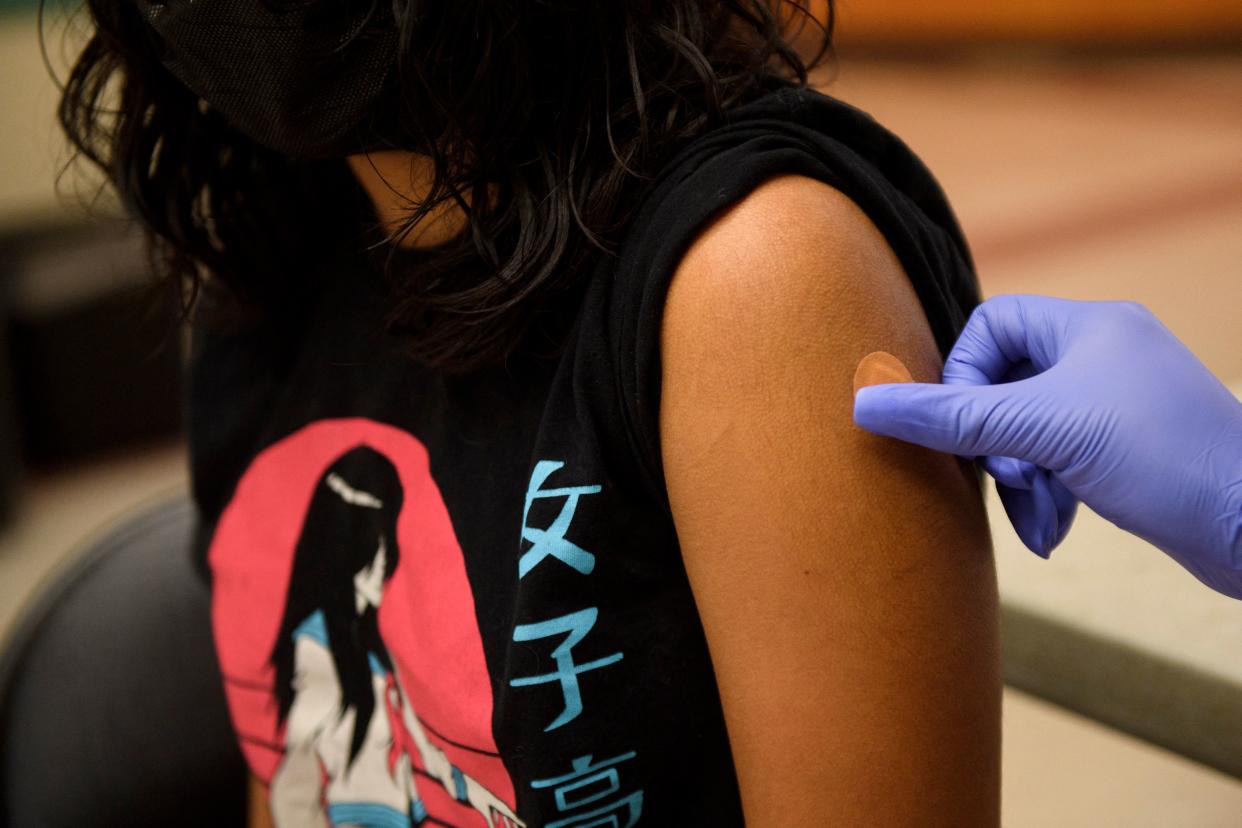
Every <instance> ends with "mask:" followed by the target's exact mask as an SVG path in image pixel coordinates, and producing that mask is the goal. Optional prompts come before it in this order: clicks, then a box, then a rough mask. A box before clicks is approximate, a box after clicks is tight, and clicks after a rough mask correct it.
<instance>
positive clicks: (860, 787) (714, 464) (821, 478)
mask: <svg viewBox="0 0 1242 828" xmlns="http://www.w3.org/2000/svg"><path fill="white" fill-rule="evenodd" d="M876 350H885V351H888V352H890V353H892V354H894V355H896V356H897V357H898V358H900V359H901V360H902V361H903V362H904V363H905V364H906V365H907V366H908V367H909V368H910V371H911V373H912V374H913V375H914V378H915V379H916V380H919V381H935V380H936V379H937V378H938V377H939V376H940V368H941V365H940V358H939V354H938V352H937V349H936V346H935V343H934V340H933V338H932V335H931V333H930V330H929V328H928V325H927V322H926V319H925V317H924V315H923V312H922V309H921V306H920V304H919V302H918V300H917V297H916V295H915V293H914V290H913V288H912V287H911V285H910V284H909V280H908V279H907V278H906V276H905V273H904V272H903V270H902V268H901V265H900V263H899V262H898V260H897V258H896V256H895V255H894V254H893V252H892V250H891V248H889V246H888V244H887V243H886V242H885V240H884V238H883V236H882V235H881V234H880V232H879V231H878V230H877V229H876V228H875V226H874V225H873V224H872V223H871V222H870V221H869V220H868V219H867V217H866V216H865V215H864V214H863V213H862V211H861V210H860V209H859V208H858V207H857V206H856V205H855V204H854V203H853V202H852V201H850V200H849V199H848V198H847V197H845V196H844V195H843V194H841V193H840V192H838V191H837V190H835V189H833V188H831V187H829V186H828V185H826V184H823V183H820V182H818V181H815V180H813V179H809V178H805V177H799V176H780V177H776V178H773V179H770V180H769V181H767V182H765V183H764V184H762V185H761V186H760V187H758V188H757V189H756V190H755V191H753V192H752V193H751V194H750V195H749V196H747V197H746V198H745V199H743V200H742V201H741V202H739V203H738V204H736V205H734V206H733V207H732V208H730V209H729V210H727V211H726V212H725V213H723V214H721V215H720V216H718V217H717V218H716V219H715V220H714V221H713V222H712V224H711V225H710V226H709V227H708V228H706V229H705V230H704V231H703V232H702V233H701V234H700V235H699V237H698V238H697V239H696V240H695V242H694V243H693V245H692V246H691V248H690V249H689V251H688V252H687V253H686V255H685V256H684V257H683V259H682V261H681V263H680V264H679V266H678V269H677V271H676V273H675V275H674V279H673V282H672V285H671V288H670V291H669V295H668V298H667V302H666V305H665V312H664V320H663V329H662V334H661V351H662V376H663V391H662V400H661V408H660V439H661V445H662V455H663V462H664V470H665V476H666V482H667V488H668V494H669V500H670V503H671V507H672V512H673V518H674V521H675V523H676V528H677V533H678V538H679V541H680V544H681V549H682V555H683V558H684V561H685V566H686V570H687V573H688V575H689V578H690V582H691V586H692V589H693V591H694V595H695V600H696V603H697V606H698V609H699V614H700V617H701V619H702V622H703V627H704V630H705V633H706V636H707V641H708V646H709V649H710V652H711V656H712V661H713V665H714V669H715V671H716V678H717V684H718V687H719V690H720V696H721V701H722V704H723V708H724V713H725V719H726V724H727V726H728V731H729V739H730V744H731V747H732V751H733V759H734V764H735V767H736V769H737V774H738V781H739V784H740V787H741V793H742V801H743V807H744V810H745V816H746V822H747V825H748V826H751V827H752V828H755V827H756V826H757V827H758V828H764V826H789V825H815V824H835V825H885V826H898V825H919V826H929V825H945V826H993V825H997V824H999V820H1000V816H999V799H1000V714H1001V708H1000V703H1001V685H1002V682H1001V673H1000V644H999V622H998V608H997V603H998V602H997V587H996V573H995V568H994V564H993V560H992V549H991V542H990V539H989V534H988V529H987V521H986V516H985V513H984V509H983V503H982V498H981V495H980V490H979V486H978V481H977V479H976V478H974V477H973V476H972V475H971V474H970V473H968V472H967V471H966V470H964V468H963V467H962V466H961V465H959V463H958V462H957V461H956V460H955V459H954V458H952V457H951V456H949V455H943V454H936V453H933V452H930V451H927V450H925V449H921V448H918V447H914V446H911V445H908V444H902V443H898V442H897V441H890V440H885V439H883V438H878V437H875V436H874V435H871V434H869V433H867V432H865V431H863V430H862V429H859V428H857V427H856V426H855V425H854V423H853V420H852V409H853V387H852V379H853V373H854V369H855V366H856V365H857V364H858V361H859V360H860V359H861V358H862V357H863V356H864V355H866V354H867V353H869V352H871V351H876Z"/></svg>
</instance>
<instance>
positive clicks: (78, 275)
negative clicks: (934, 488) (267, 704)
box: [0, 0, 1242, 826]
mask: <svg viewBox="0 0 1242 828" xmlns="http://www.w3.org/2000/svg"><path fill="white" fill-rule="evenodd" d="M70 8H72V7H71V6H70V5H68V4H64V3H61V2H52V3H50V4H49V8H48V19H47V20H46V21H45V27H46V29H47V30H48V32H49V37H48V39H47V42H46V46H47V55H46V57H47V60H48V62H49V63H50V66H51V68H52V70H53V71H55V73H56V74H57V76H59V77H62V78H63V77H64V74H65V68H66V66H67V65H68V62H69V60H70V59H71V57H72V55H73V53H74V48H75V47H76V46H78V45H79V44H80V43H81V38H80V33H81V29H82V26H83V25H84V24H83V22H82V20H81V19H80V18H77V19H75V18H72V17H71V16H70V15H69V14H68V12H67V10H68V9H70ZM36 32H37V28H36V16H35V9H34V3H33V2H26V0H0V516H2V521H3V523H2V525H0V638H2V637H4V636H5V635H6V634H7V633H8V632H9V631H10V629H11V628H13V626H14V625H15V624H16V622H17V620H18V619H19V618H20V616H21V614H22V611H23V607H24V606H26V605H27V602H28V601H30V600H31V597H32V596H33V595H35V594H37V592H38V589H39V586H40V585H41V584H44V583H47V581H48V579H49V578H53V577H55V574H56V572H57V571H58V568H59V567H61V566H63V565H64V564H65V563H66V562H68V561H71V560H73V559H74V558H75V556H76V555H78V554H80V552H81V550H82V549H83V548H84V545H85V544H86V543H88V542H89V540H90V539H91V538H98V537H100V536H101V534H103V533H106V532H107V531H108V528H109V527H110V526H114V525H115V522H116V521H117V519H118V517H119V516H121V515H123V514H125V513H127V512H131V511H132V510H133V509H135V508H137V507H139V506H141V505H143V504H150V503H152V502H157V501H159V500H160V499H161V498H168V497H173V496H176V495H177V494H178V493H182V492H184V490H185V486H186V474H185V468H184V466H185V456H184V446H183V444H182V442H181V439H180V436H179V423H180V419H181V412H180V405H181V403H180V392H179V388H178V383H179V356H178V337H179V333H178V331H177V329H176V325H175V313H176V307H175V303H174V300H173V298H172V297H171V296H168V295H163V296H161V295H158V294H157V293H153V289H152V288H151V287H150V285H149V284H148V283H147V276H146V273H147V269H146V265H145V262H144V259H143V253H142V250H141V244H140V234H138V233H136V232H135V230H134V228H133V227H132V226H130V224H129V223H128V222H127V221H126V220H124V219H123V218H122V217H121V216H120V214H119V211H117V209H116V208H115V205H113V204H112V203H111V201H110V199H109V197H108V195H107V194H103V195H101V194H99V193H98V192H97V189H98V181H97V180H96V179H93V178H92V177H91V176H90V175H85V174H84V173H86V172H87V170H86V169H85V167H84V166H79V167H77V168H74V169H72V170H70V171H69V172H67V173H65V174H64V175H63V176H62V175H61V174H60V173H61V170H62V167H63V166H64V163H65V161H66V160H67V158H68V154H67V149H66V148H65V146H64V143H63V140H62V139H61V137H60V134H59V131H58V128H57V127H56V125H55V120H54V109H55V104H56V99H57V88H56V84H55V82H54V81H53V80H52V78H51V77H50V75H49V70H48V67H47V66H45V62H44V56H43V55H42V54H41V52H40V48H39V40H38V37H37V33H36ZM838 48H839V54H838V57H837V59H836V61H835V62H833V64H832V65H831V66H829V67H826V68H825V69H824V70H823V71H822V72H820V73H819V75H818V76H817V78H816V82H817V84H818V85H819V86H820V87H821V88H823V89H824V90H825V91H826V92H828V93H829V94H833V95H836V96H838V97H840V98H843V99H845V100H847V101H849V102H851V103H854V104H856V105H858V106H860V107H862V108H863V109H865V110H867V111H869V112H871V113H872V114H873V115H874V116H876V117H877V118H878V119H879V120H880V121H881V122H883V123H885V124H886V125H888V126H889V127H890V128H891V129H893V131H895V132H896V133H897V134H898V135H900V136H902V137H903V138H904V139H905V140H906V141H907V143H909V144H910V145H911V146H912V147H913V148H914V149H915V151H916V152H918V153H919V154H920V155H921V156H922V157H923V158H924V160H925V161H926V162H927V163H928V165H929V166H930V167H931V169H932V170H933V171H934V172H936V174H937V175H938V177H939V178H940V180H941V182H942V184H943V185H944V187H945V189H946V190H947V191H948V193H949V196H950V199H951V201H952V202H953V204H954V205H955V207H956V209H957V211H958V215H959V217H960V219H961V221H962V224H963V225H964V227H965V230H966V234H967V236H968V238H969V239H970V241H971V243H972V245H973V249H974V251H975V254H976V259H977V263H978V267H979V272H980V276H981V279H982V283H983V288H984V292H985V294H986V295H989V296H990V295H995V294H999V293H1011V292H1039V293H1047V294H1052V295H1057V296H1064V297H1071V298H1079V299H1134V300H1138V301H1140V302H1143V303H1145V304H1146V305H1148V306H1149V307H1150V308H1152V309H1153V310H1154V311H1155V312H1156V314H1157V315H1158V316H1160V317H1161V318H1162V319H1163V320H1164V321H1165V323H1166V324H1167V325H1168V326H1169V327H1170V328H1172V330H1173V331H1174V332H1175V333H1176V334H1177V335H1178V336H1180V337H1181V338H1182V339H1183V340H1184V341H1185V342H1186V343H1187V344H1188V345H1189V346H1190V348H1191V349H1192V350H1193V351H1195V353H1196V354H1198V356H1199V357H1200V358H1201V359H1202V360H1203V361H1204V362H1205V363H1206V364H1207V365H1208V367H1209V368H1211V370H1212V371H1214V372H1215V373H1216V374H1217V375H1218V376H1219V377H1221V378H1222V380H1224V381H1225V382H1226V384H1227V385H1229V386H1230V387H1231V388H1232V389H1233V390H1234V391H1235V393H1239V394H1242V324H1239V321H1238V315H1239V311H1240V309H1242V278H1240V277H1242V266H1240V265H1239V262H1242V3H1238V2H1237V0H1182V2H1179V3H1158V2H1155V0H1131V1H1130V2H1127V3H1114V2H1108V0H1038V1H1037V0H1006V2H1003V3H1000V2H984V1H983V0H943V2H925V0H883V2H881V0H840V2H839V3H838ZM990 509H991V510H992V518H993V519H992V523H993V533H994V537H995V544H996V553H997V561H998V567H999V570H1000V577H1001V590H1002V599H1003V604H1004V618H1003V621H1004V644H1005V660H1006V663H1005V673H1006V681H1007V684H1008V688H1007V690H1006V698H1005V702H1006V707H1005V754H1004V761H1005V787H1004V817H1005V818H1004V822H1005V824H1006V825H1009V826H1051V825H1056V826H1074V825H1083V826H1087V825H1090V826H1105V825H1116V826H1146V825H1151V826H1170V825H1178V826H1239V825H1242V781H1240V780H1242V603H1239V602H1237V601H1232V600H1230V599H1226V598H1223V597H1221V596H1219V595H1217V594H1215V593H1213V592H1210V591H1209V590H1207V589H1205V588H1203V587H1201V586H1200V585H1199V584H1198V583H1197V582H1196V581H1194V580H1193V579H1192V578H1191V577H1190V576H1189V575H1187V574H1186V573H1185V572H1183V571H1182V570H1181V569H1180V568H1178V567H1177V566H1176V565H1175V564H1173V563H1171V562H1170V561H1168V560H1167V559H1166V558H1164V556H1162V555H1160V554H1159V553H1157V552H1155V551H1154V550H1152V549H1151V548H1149V547H1147V546H1145V545H1144V544H1143V543H1142V542H1140V541H1137V540H1135V539H1133V538H1130V537H1129V536H1126V535H1123V534H1122V533H1121V532H1119V531H1117V530H1115V529H1113V528H1112V527H1111V526H1109V525H1108V524H1106V523H1105V522H1104V521H1102V520H1100V519H1099V518H1097V517H1096V516H1094V515H1092V514H1090V513H1089V512H1087V511H1086V510H1083V511H1082V512H1080V516H1079V520H1078V525H1077V527H1076V529H1075V531H1074V532H1073V534H1072V535H1071V536H1070V538H1069V540H1068V541H1067V542H1066V543H1065V544H1064V545H1063V546H1062V547H1061V548H1059V549H1058V550H1057V551H1056V552H1055V553H1054V555H1053V559H1052V561H1051V562H1050V563H1049V562H1044V561H1040V560H1038V559H1036V558H1035V557H1034V556H1032V555H1031V554H1030V553H1028V552H1026V551H1025V549H1024V548H1023V547H1022V546H1021V544H1020V543H1019V541H1018V540H1017V538H1016V537H1015V536H1014V534H1013V532H1012V530H1011V529H1010V527H1009V525H1008V522H1007V521H1006V520H1005V518H1004V515H1003V511H1001V509H1000V508H999V504H998V503H997V502H995V498H993V501H992V502H991V503H990Z"/></svg>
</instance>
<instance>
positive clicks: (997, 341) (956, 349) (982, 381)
mask: <svg viewBox="0 0 1242 828" xmlns="http://www.w3.org/2000/svg"><path fill="white" fill-rule="evenodd" d="M1019 302H1020V298H1019V297H1016V296H999V297H996V298H993V299H988V300H987V301H985V302H984V303H983V304H981V305H979V306H978V307H977V308H975V310H974V312H973V313H971V315H970V318H969V319H968V320H966V327H965V328H963V329H962V333H961V335H959V336H958V338H957V342H956V343H954V345H953V349H952V350H951V351H949V356H948V358H947V359H946V360H945V363H944V371H943V374H942V381H943V382H944V384H945V385H996V384H997V383H1000V382H1004V381H1005V376H1006V375H1007V374H1008V373H1009V371H1010V369H1011V368H1012V367H1013V366H1014V365H1015V364H1017V363H1019V362H1022V361H1023V360H1025V359H1026V358H1027V354H1026V353H1025V349H1024V348H1020V347H1018V348H1016V347H1015V345H1016V344H1017V343H1021V342H1024V341H1025V338H1024V337H1023V336H1021V335H1018V336H1015V330H1014V328H1015V326H1020V325H1021V324H1022V321H1021V309H1020V306H1019Z"/></svg>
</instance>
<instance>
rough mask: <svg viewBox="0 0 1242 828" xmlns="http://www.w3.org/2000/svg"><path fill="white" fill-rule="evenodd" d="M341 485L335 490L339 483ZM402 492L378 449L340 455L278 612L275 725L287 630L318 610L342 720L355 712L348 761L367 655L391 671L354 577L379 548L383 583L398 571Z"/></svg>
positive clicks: (362, 707)
mask: <svg viewBox="0 0 1242 828" xmlns="http://www.w3.org/2000/svg"><path fill="white" fill-rule="evenodd" d="M342 483H343V484H344V485H341V484H342ZM402 500H403V492H402V489H401V482H400V479H399V478H398V476H397V470H396V468H394V466H393V464H392V462H391V461H390V460H389V459H388V458H386V457H385V456H384V455H382V454H380V453H379V452H378V451H375V450H374V449H372V448H370V447H367V446H358V447H356V448H353V449H351V450H350V451H348V452H346V453H345V454H343V455H341V456H340V457H339V458H338V459H337V460H336V462H334V463H333V464H332V465H331V466H330V467H329V468H328V470H327V471H326V472H324V474H323V476H322V477H320V479H319V482H318V484H317V485H316V486H315V493H314V495H313V496H312V497H311V502H310V507H309V509H308V510H307V512H306V519H305V521H304V522H303V524H302V533H301V535H300V537H299V538H298V545H297V550H296V552H295V553H294V560H293V571H292V573H291V574H290V576H289V589H288V596H287V597H286V599H285V612H284V616H283V618H281V622H280V631H279V632H278V633H277V635H276V643H275V646H273V647H272V655H271V663H272V666H273V667H274V668H275V669H276V688H275V693H276V702H277V706H278V711H279V712H278V721H279V722H281V723H283V722H284V721H285V719H286V718H287V717H288V715H289V710H290V708H291V707H292V706H293V697H294V690H293V676H294V667H295V665H294V663H293V662H294V640H293V632H294V630H295V629H297V627H298V625H299V624H301V623H302V622H303V621H305V620H306V618H307V616H309V615H311V614H312V613H314V612H315V611H316V610H320V611H322V612H323V616H324V621H325V624H326V626H327V632H328V648H329V649H330V650H331V652H332V663H333V664H334V665H335V667H336V674H337V678H338V680H339V681H340V684H341V711H340V712H341V715H342V716H344V715H345V713H346V712H347V711H349V710H350V709H351V708H352V709H353V710H354V729H353V734H352V735H351V737H350V745H349V762H350V763H352V762H353V760H354V757H355V756H357V755H358V751H359V750H360V749H361V747H362V742H363V739H364V738H365V736H366V731H367V726H368V725H369V724H370V721H371V715H372V713H374V711H375V692H374V690H373V688H372V684H371V667H370V656H371V655H374V656H375V657H376V658H378V659H379V661H380V663H381V664H383V665H384V667H385V668H387V669H389V670H391V669H392V662H391V660H390V659H389V656H388V650H387V648H386V647H385V646H384V642H383V640H381V638H380V633H379V619H378V615H377V612H376V608H375V607H374V606H371V605H369V604H368V605H367V606H365V607H364V608H363V610H362V612H361V613H359V612H358V609H357V605H356V603H355V597H354V595H355V588H354V576H355V575H356V574H357V573H358V572H360V571H361V570H363V569H365V568H366V567H368V566H369V565H370V564H371V562H372V561H374V560H375V555H376V552H377V551H378V550H379V545H380V544H381V543H383V544H384V550H385V553H384V554H385V566H384V581H385V582H387V581H388V579H389V578H391V577H392V573H393V572H394V571H395V570H396V568H397V559H398V554H399V553H398V549H397V515H399V514H400V513H401V503H402Z"/></svg>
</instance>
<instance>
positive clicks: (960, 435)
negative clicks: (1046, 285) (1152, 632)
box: [854, 296, 1242, 598]
mask: <svg viewBox="0 0 1242 828" xmlns="http://www.w3.org/2000/svg"><path fill="white" fill-rule="evenodd" d="M944 383H945V384H944V385H935V384H919V383H912V384H901V385H874V386H870V387H868V388H863V389H861V390H859V392H858V394H857V396H856V397H855V401H854V420H855V422H857V423H858V425H860V426H862V427H863V428H866V429H867V430H869V431H873V432H875V433H877V434H882V435H886V436H889V437H896V438H898V439H901V440H905V441H907V442H911V443H918V444H919V445H923V446H927V447H928V448H932V449H935V450H938V451H944V452H949V453H952V454H957V455H961V456H964V457H980V458H983V464H984V467H985V468H986V469H987V471H988V472H989V473H990V474H991V475H992V476H993V477H995V478H996V481H997V490H998V492H999V493H1000V496H1001V501H1002V502H1003V504H1004V506H1005V511H1006V513H1007V514H1008V515H1009V519H1010V521H1011V522H1012V523H1013V525H1014V528H1015V529H1016V530H1017V532H1018V534H1019V536H1020V537H1021V538H1022V541H1023V542H1024V543H1025V544H1026V545H1027V546H1028V547H1030V548H1031V549H1032V550H1033V551H1034V552H1036V553H1037V554H1039V555H1041V556H1043V557H1047V556H1048V554H1049V553H1050V552H1051V550H1052V548H1053V547H1054V546H1056V544H1058V543H1059V542H1060V541H1061V539H1062V538H1063V537H1064V535H1065V532H1066V531H1067V530H1068V529H1069V524H1070V521H1071V520H1072V519H1073V514H1074V509H1075V506H1076V502H1077V501H1078V500H1081V501H1082V502H1083V503H1086V504H1087V505H1088V506H1090V507H1091V508H1092V509H1094V510H1095V511H1096V512H1097V513H1099V514H1100V515H1101V516H1103V517H1105V518H1107V519H1108V520H1110V521H1112V522H1113V523H1115V524H1116V525H1118V526H1120V527H1121V528H1122V529H1125V530H1127V531H1129V532H1133V533H1134V534H1136V535H1138V536H1139V537H1141V538H1143V539H1145V540H1147V541H1149V542H1150V543H1152V544H1154V545H1156V546H1158V547H1159V548H1160V549H1162V550H1164V551H1165V552H1166V553H1168V554H1169V555H1170V556H1171V557H1172V558H1173V559H1174V560H1176V561H1177V562H1178V563H1180V564H1181V565H1182V566H1184V567H1185V568H1186V569H1187V570H1189V571H1190V572H1191V574H1193V575H1194V576H1195V577H1196V578H1198V579H1199V580H1200V581H1202V582H1203V583H1205V584H1207V585H1208V586H1210V587H1212V588H1213V589H1215V590H1218V591H1219V592H1222V593H1224V594H1226V595H1229V596H1232V597H1234V598H1242V403H1239V401H1238V400H1237V399H1236V398H1234V396H1233V395H1232V394H1231V393H1229V391H1228V390H1227V389H1226V388H1225V387H1224V385H1222V384H1221V383H1220V381H1219V380H1217V379H1216V377H1214V376H1212V374H1211V372H1209V371H1208V370H1207V368H1205V367H1204V366H1203V364H1202V363H1201V362H1199V360H1198V359H1196V358H1195V356H1194V355H1193V354H1192V353H1191V352H1190V351H1189V350H1188V349H1187V348H1186V346H1185V345H1183V344H1182V343H1181V342H1180V341H1179V340H1178V339H1177V338H1176V337H1175V336H1173V334H1172V333H1171V332H1170V331H1169V330H1168V329H1167V328H1166V327H1164V325H1162V324H1161V323H1160V321H1159V320H1158V319H1156V317H1155V316H1153V315H1152V314H1151V312H1150V311H1148V310H1147V309H1146V308H1144V307H1143V306H1142V305H1138V304H1135V303H1132V302H1074V301H1070V300H1067V299H1053V298H1049V297H1045V296H998V297H996V298H994V299H990V300H988V301H986V302H984V303H983V304H982V305H980V306H979V307H978V308H976V310H975V312H974V314H973V315H972V316H971V317H970V320H969V322H967V324H966V328H965V330H963V331H962V335H961V337H960V338H959V339H958V342H957V344H956V345H955V346H954V347H953V351H952V353H950V354H949V358H948V360H947V362H946V363H945V368H944Z"/></svg>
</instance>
